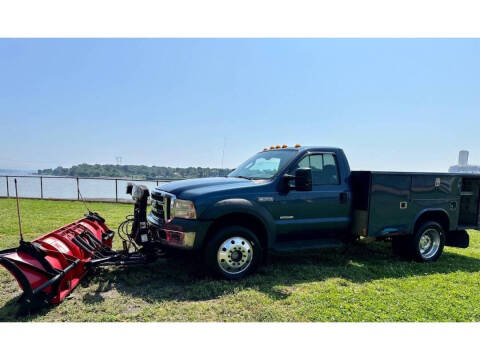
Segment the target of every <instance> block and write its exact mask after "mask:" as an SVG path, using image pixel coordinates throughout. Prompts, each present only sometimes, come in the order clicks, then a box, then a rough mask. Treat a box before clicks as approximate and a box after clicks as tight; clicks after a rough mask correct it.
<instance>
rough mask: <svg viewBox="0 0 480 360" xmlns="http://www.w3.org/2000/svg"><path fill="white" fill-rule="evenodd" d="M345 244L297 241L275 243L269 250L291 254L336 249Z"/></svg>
mask: <svg viewBox="0 0 480 360" xmlns="http://www.w3.org/2000/svg"><path fill="white" fill-rule="evenodd" d="M344 246H345V244H344V243H343V242H341V241H339V240H297V241H285V242H280V243H276V244H274V245H273V247H272V248H271V250H272V251H275V252H293V251H308V250H321V249H338V248H342V247H344Z"/></svg>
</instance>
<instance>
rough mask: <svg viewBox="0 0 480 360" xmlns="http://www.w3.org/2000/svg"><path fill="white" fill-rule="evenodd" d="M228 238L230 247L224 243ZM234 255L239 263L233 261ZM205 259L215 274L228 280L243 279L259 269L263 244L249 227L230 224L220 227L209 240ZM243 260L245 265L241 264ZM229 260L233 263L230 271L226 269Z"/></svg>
mask: <svg viewBox="0 0 480 360" xmlns="http://www.w3.org/2000/svg"><path fill="white" fill-rule="evenodd" d="M242 239H243V240H242ZM227 240H228V244H227V245H228V246H230V247H229V248H228V249H227V248H226V247H225V244H224V243H225V242H227ZM232 241H233V242H235V243H232ZM242 242H243V243H244V245H242ZM231 243H232V244H231ZM222 244H223V245H224V246H222ZM230 244H231V245H230ZM221 246H222V249H221V248H220V247H221ZM222 250H225V251H222ZM238 254H239V255H238ZM249 254H251V255H249ZM229 255H230V256H229ZM233 255H235V258H236V259H237V261H238V262H237V263H235V260H233V262H232V259H233ZM238 256H239V257H240V258H238ZM204 259H205V265H206V267H207V268H208V269H209V270H210V271H211V272H212V273H213V274H214V275H217V276H220V277H223V278H225V279H228V280H236V279H242V278H244V277H246V276H247V275H249V274H251V273H252V272H254V271H255V270H256V269H257V267H258V265H259V264H260V262H261V259H262V246H261V244H260V241H259V240H258V237H257V236H256V235H255V233H253V232H252V231H250V230H249V229H247V228H245V227H243V226H228V227H224V228H221V229H219V230H218V231H217V232H216V233H215V234H214V235H213V237H212V238H211V239H210V240H209V241H208V243H207V245H206V247H205V252H204ZM242 261H245V263H243V265H241V264H242ZM229 262H230V263H232V268H229V269H230V271H229V270H227V269H226V267H227V266H228V263H229ZM220 264H222V265H220Z"/></svg>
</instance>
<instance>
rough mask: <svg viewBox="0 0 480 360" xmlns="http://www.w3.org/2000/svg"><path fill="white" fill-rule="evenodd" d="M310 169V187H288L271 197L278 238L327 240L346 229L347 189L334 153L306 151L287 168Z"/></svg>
mask: <svg viewBox="0 0 480 360" xmlns="http://www.w3.org/2000/svg"><path fill="white" fill-rule="evenodd" d="M302 167H309V168H311V169H312V191H297V190H290V191H289V192H288V193H284V194H278V195H277V198H276V199H275V200H276V201H275V203H276V209H275V211H274V214H272V215H274V218H275V220H276V226H277V236H278V240H279V241H285V240H287V241H288V240H295V241H296V240H329V239H333V238H339V237H341V236H342V235H344V234H345V233H346V232H347V230H348V229H349V224H350V203H351V193H350V187H349V186H348V184H344V183H343V182H342V180H341V177H340V173H339V166H338V161H337V158H336V156H335V154H334V153H309V154H307V155H305V156H304V157H303V158H302V159H300V160H299V161H298V162H297V164H296V165H295V166H294V167H293V168H292V169H291V170H290V171H289V173H290V174H291V175H293V174H294V173H295V170H296V169H298V168H302Z"/></svg>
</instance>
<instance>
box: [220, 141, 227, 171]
mask: <svg viewBox="0 0 480 360" xmlns="http://www.w3.org/2000/svg"><path fill="white" fill-rule="evenodd" d="M226 142H227V137H226V136H224V137H223V149H222V163H221V165H220V167H221V168H222V169H223V158H224V157H225V143H226Z"/></svg>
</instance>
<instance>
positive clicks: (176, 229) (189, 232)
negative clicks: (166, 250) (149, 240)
mask: <svg viewBox="0 0 480 360" xmlns="http://www.w3.org/2000/svg"><path fill="white" fill-rule="evenodd" d="M147 221H148V224H149V225H150V229H151V232H152V236H153V238H154V239H155V241H158V242H160V243H161V244H162V245H165V246H170V247H176V248H182V249H189V250H195V249H200V248H201V247H202V244H203V241H204V238H205V235H206V233H207V230H208V227H209V226H210V224H211V221H202V220H191V219H176V218H175V219H173V220H172V221H170V222H169V223H165V221H164V220H163V219H161V218H158V217H156V216H155V215H153V214H152V213H149V214H148V216H147Z"/></svg>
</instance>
